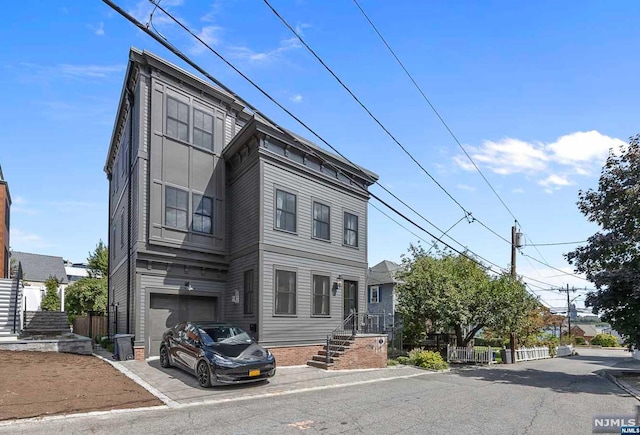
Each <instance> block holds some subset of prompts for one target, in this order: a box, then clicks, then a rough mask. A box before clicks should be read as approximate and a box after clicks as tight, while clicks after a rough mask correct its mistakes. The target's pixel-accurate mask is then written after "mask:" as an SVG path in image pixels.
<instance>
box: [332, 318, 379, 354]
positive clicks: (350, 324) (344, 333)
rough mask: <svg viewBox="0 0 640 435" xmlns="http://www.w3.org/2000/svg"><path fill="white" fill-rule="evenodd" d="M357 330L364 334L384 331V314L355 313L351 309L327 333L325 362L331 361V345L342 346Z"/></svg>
mask: <svg viewBox="0 0 640 435" xmlns="http://www.w3.org/2000/svg"><path fill="white" fill-rule="evenodd" d="M374 319H375V321H374ZM358 332H361V333H364V334H382V333H384V314H369V313H357V312H356V311H355V310H353V309H352V310H351V312H350V313H349V315H348V316H347V317H346V318H345V319H344V320H343V321H342V324H341V325H340V326H338V327H337V328H336V329H334V330H333V331H331V333H330V334H329V335H327V355H326V357H327V358H326V361H327V364H329V362H330V361H331V353H332V352H331V345H332V344H333V345H334V346H344V345H346V344H348V343H349V341H350V340H351V339H352V338H353V337H355V336H356V335H357V334H358Z"/></svg>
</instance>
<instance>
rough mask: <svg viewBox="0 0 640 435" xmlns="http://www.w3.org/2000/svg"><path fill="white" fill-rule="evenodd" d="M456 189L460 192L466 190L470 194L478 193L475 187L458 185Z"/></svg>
mask: <svg viewBox="0 0 640 435" xmlns="http://www.w3.org/2000/svg"><path fill="white" fill-rule="evenodd" d="M456 187H457V188H458V189H460V190H466V191H469V192H475V191H476V188H475V186H469V185H468V184H458V185H457V186H456Z"/></svg>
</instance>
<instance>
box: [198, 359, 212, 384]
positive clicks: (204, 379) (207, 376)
mask: <svg viewBox="0 0 640 435" xmlns="http://www.w3.org/2000/svg"><path fill="white" fill-rule="evenodd" d="M196 376H197V377H198V384H200V386H201V387H202V388H209V387H210V386H211V372H210V371H209V367H208V365H207V363H206V362H204V361H200V362H199V363H198V366H197V368H196Z"/></svg>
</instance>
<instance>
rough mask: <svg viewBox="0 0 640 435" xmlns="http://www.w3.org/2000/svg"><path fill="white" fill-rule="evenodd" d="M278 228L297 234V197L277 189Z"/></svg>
mask: <svg viewBox="0 0 640 435" xmlns="http://www.w3.org/2000/svg"><path fill="white" fill-rule="evenodd" d="M276 228H278V229H280V230H285V231H291V232H293V233H295V232H296V196H295V195H294V194H293V193H289V192H285V191H284V190H280V189H276Z"/></svg>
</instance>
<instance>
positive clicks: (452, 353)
mask: <svg viewBox="0 0 640 435" xmlns="http://www.w3.org/2000/svg"><path fill="white" fill-rule="evenodd" d="M447 361H448V362H459V363H479V364H491V363H493V362H495V361H494V360H493V350H492V349H491V348H490V347H486V348H485V347H483V348H481V349H476V348H474V347H454V346H449V345H447Z"/></svg>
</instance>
